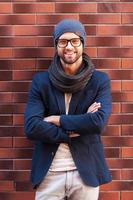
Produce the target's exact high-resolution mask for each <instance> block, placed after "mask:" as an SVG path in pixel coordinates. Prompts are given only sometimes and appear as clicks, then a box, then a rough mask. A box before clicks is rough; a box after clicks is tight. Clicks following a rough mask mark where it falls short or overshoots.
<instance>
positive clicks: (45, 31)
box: [37, 25, 54, 36]
mask: <svg viewBox="0 0 133 200" xmlns="http://www.w3.org/2000/svg"><path fill="white" fill-rule="evenodd" d="M53 31H54V27H53V26H41V25H40V26H38V28H37V34H38V35H40V36H51V35H52V33H53Z"/></svg>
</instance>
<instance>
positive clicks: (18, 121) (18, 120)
mask: <svg viewBox="0 0 133 200" xmlns="http://www.w3.org/2000/svg"><path fill="white" fill-rule="evenodd" d="M23 124H24V117H23V115H19V114H14V115H13V125H23Z"/></svg>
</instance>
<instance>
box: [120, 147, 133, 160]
mask: <svg viewBox="0 0 133 200" xmlns="http://www.w3.org/2000/svg"><path fill="white" fill-rule="evenodd" d="M132 157H133V148H131V147H130V148H128V147H122V158H132Z"/></svg>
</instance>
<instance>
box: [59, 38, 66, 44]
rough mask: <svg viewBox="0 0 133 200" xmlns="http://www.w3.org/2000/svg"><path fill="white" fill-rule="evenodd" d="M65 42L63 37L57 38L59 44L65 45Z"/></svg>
mask: <svg viewBox="0 0 133 200" xmlns="http://www.w3.org/2000/svg"><path fill="white" fill-rule="evenodd" d="M66 43H67V40H63V39H60V40H58V44H59V45H65V44H66Z"/></svg>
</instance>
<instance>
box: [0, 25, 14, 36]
mask: <svg viewBox="0 0 133 200" xmlns="http://www.w3.org/2000/svg"><path fill="white" fill-rule="evenodd" d="M10 35H13V27H12V26H0V36H10Z"/></svg>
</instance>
